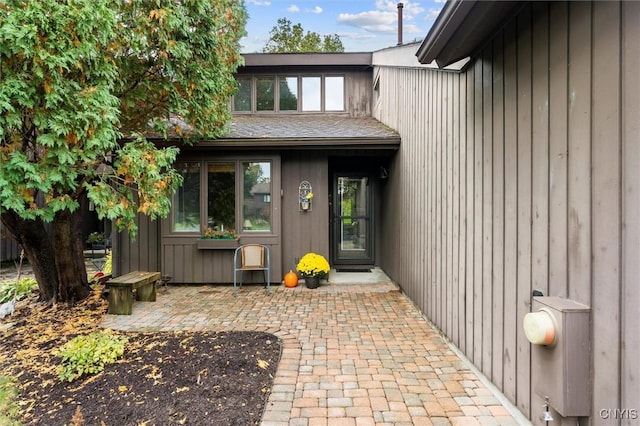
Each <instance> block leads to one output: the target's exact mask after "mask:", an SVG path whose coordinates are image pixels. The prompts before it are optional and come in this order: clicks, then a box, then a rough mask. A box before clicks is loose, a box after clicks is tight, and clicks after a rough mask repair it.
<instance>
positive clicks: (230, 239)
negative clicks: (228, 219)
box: [196, 228, 239, 250]
mask: <svg viewBox="0 0 640 426" xmlns="http://www.w3.org/2000/svg"><path fill="white" fill-rule="evenodd" d="M238 240H239V237H238V234H236V232H235V230H234V229H233V228H227V229H224V228H222V229H216V228H207V229H206V230H205V231H204V234H202V236H200V238H198V241H197V243H196V246H197V247H198V249H200V250H209V249H235V248H236V247H238Z"/></svg>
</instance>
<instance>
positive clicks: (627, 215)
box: [374, 2, 640, 424]
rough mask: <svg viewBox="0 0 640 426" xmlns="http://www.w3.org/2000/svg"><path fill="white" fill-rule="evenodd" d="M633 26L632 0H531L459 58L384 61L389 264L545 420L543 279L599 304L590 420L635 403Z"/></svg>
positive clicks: (594, 314) (555, 291) (638, 151)
mask: <svg viewBox="0 0 640 426" xmlns="http://www.w3.org/2000/svg"><path fill="white" fill-rule="evenodd" d="M639 27H640V3H637V2H622V3H619V2H594V3H589V2H569V3H561V2H552V3H542V2H533V3H532V4H529V5H528V6H526V7H524V9H523V10H522V11H520V13H519V14H518V16H517V17H515V18H514V19H512V20H511V21H509V22H508V23H507V24H506V26H504V27H503V28H502V29H501V30H500V31H499V32H498V33H497V34H496V35H495V37H493V38H492V40H491V41H490V42H489V43H488V44H486V45H485V47H484V48H483V49H482V51H481V52H480V53H479V55H478V56H477V58H475V59H474V61H473V62H472V63H471V64H470V65H469V67H468V68H467V69H466V70H465V71H464V72H461V73H450V72H443V71H436V70H429V69H425V68H417V67H416V68H411V67H406V68H393V67H381V68H379V69H376V70H375V71H374V74H375V75H379V76H380V85H379V87H380V96H379V98H380V100H379V103H378V104H377V105H375V106H374V116H376V118H378V119H379V120H381V121H382V122H383V123H385V124H387V125H389V126H390V127H392V128H394V129H396V130H397V131H398V132H399V133H400V135H401V137H402V146H401V149H400V151H399V152H398V155H397V156H396V157H395V160H394V162H393V163H392V165H391V176H390V179H389V183H388V184H387V185H386V187H385V194H384V197H385V200H386V201H385V203H384V206H383V214H382V217H383V218H384V219H383V220H384V223H383V226H382V230H383V231H382V232H383V236H382V239H383V240H384V241H385V244H384V245H383V246H382V250H383V253H382V256H381V259H382V267H383V269H384V270H385V271H386V272H387V273H388V274H389V275H390V276H391V277H392V278H393V279H394V280H395V281H396V282H398V284H399V285H400V286H401V287H402V288H403V290H404V291H405V292H406V293H407V294H408V295H409V296H410V297H411V299H412V300H413V301H414V302H415V303H416V304H417V305H418V306H419V307H420V308H421V309H422V310H423V311H424V312H425V314H426V315H427V316H428V317H429V318H430V319H431V320H432V321H433V322H434V323H435V324H436V325H437V326H438V327H439V328H441V329H442V331H443V332H444V333H445V334H446V336H447V337H448V338H449V339H451V341H452V342H453V343H454V344H455V345H456V346H458V347H459V348H460V349H461V350H462V351H463V352H464V353H465V354H466V356H467V357H468V358H469V359H470V360H471V361H472V362H473V363H474V364H475V365H476V366H477V367H478V368H479V369H480V370H481V371H482V372H483V373H484V374H485V375H486V376H488V377H489V378H490V379H491V380H492V381H493V382H494V383H495V384H496V385H497V387H498V388H499V389H501V390H502V391H503V392H504V394H505V395H506V396H507V397H508V398H509V399H510V400H511V401H513V402H514V403H515V404H516V405H517V407H518V408H519V409H521V410H522V411H523V413H525V414H526V415H528V416H529V417H530V418H531V419H532V420H533V421H534V422H535V423H539V422H540V420H539V417H540V415H541V411H542V404H543V402H541V400H540V399H539V398H538V397H537V396H536V395H535V393H534V392H532V390H531V354H530V344H529V342H528V341H527V339H526V337H525V335H524V331H523V328H522V319H523V316H524V315H525V313H527V312H529V311H530V310H531V293H532V290H534V289H539V290H542V291H543V292H544V294H545V295H552V296H560V297H566V298H570V299H573V300H575V301H578V302H580V303H583V304H586V305H588V306H590V307H591V335H592V342H591V356H592V361H591V366H592V376H591V384H592V385H591V389H581V390H578V392H589V393H590V394H591V396H592V415H591V418H590V419H585V420H584V423H585V424H588V423H589V422H590V423H592V424H599V423H601V422H602V421H603V420H602V419H601V417H600V410H601V409H625V408H626V409H636V410H637V409H639V408H640V406H639V405H638V404H639V401H640V381H639V380H638V378H639V377H640V374H639V373H640V368H639V367H638V364H637V359H638V357H639V356H640V337H639V336H640V332H639V331H638V318H640V290H639V285H638V276H640V269H639V268H640V267H639V266H638V265H639V264H640V261H639V260H640V237H639V234H640V223H639V217H640V214H639V212H640V204H639V197H638V193H639V192H640V172H639V170H640V148H639V144H640V136H639V135H640V131H639V128H638V121H639V119H638V118H639V117H640V111H639V105H640V99H639V93H640V77H639V73H638V69H639V65H640V64H639V63H638V61H639V57H640V51H639V50H640V47H639V46H640V43H638V41H639V40H640V34H639V30H638V28H639ZM374 63H375V54H374ZM400 206H402V207H401V208H400ZM558 417H559V416H558ZM558 417H556V418H558ZM610 421H611V420H610ZM634 421H637V420H634V419H631V418H627V419H624V420H619V419H618V420H616V421H615V423H618V422H619V423H621V424H632V423H633V422H634ZM612 424H613V423H612Z"/></svg>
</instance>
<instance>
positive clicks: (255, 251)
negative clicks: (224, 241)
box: [233, 244, 271, 296]
mask: <svg viewBox="0 0 640 426" xmlns="http://www.w3.org/2000/svg"><path fill="white" fill-rule="evenodd" d="M245 271H264V286H265V288H266V289H267V293H269V292H270V291H271V287H270V281H271V279H270V278H271V273H270V271H271V257H270V254H269V247H267V246H265V245H263V244H243V245H241V246H240V247H238V248H237V249H236V250H235V253H234V254H233V294H234V296H235V295H236V294H237V293H238V287H241V286H242V275H243V274H244V272H245ZM238 272H240V284H239V285H238V280H237V278H238Z"/></svg>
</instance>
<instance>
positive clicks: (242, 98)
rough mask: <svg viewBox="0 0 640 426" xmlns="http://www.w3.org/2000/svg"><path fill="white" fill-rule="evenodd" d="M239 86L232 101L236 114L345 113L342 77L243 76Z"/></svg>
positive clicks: (239, 80)
mask: <svg viewBox="0 0 640 426" xmlns="http://www.w3.org/2000/svg"><path fill="white" fill-rule="evenodd" d="M238 85H239V88H238V93H237V94H236V95H235V97H234V99H233V110H234V111H235V112H267V111H268V112H275V113H278V112H323V111H329V112H334V111H344V110H345V84H344V76H343V75H325V76H320V75H318V76H259V77H253V78H252V77H241V78H239V79H238ZM252 93H255V95H254V98H253V99H252Z"/></svg>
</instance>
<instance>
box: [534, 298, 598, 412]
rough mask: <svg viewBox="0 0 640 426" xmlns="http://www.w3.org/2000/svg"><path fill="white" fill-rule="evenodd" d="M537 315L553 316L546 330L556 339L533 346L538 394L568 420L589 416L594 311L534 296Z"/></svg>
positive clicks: (573, 302)
mask: <svg viewBox="0 0 640 426" xmlns="http://www.w3.org/2000/svg"><path fill="white" fill-rule="evenodd" d="M535 313H544V314H547V316H549V317H550V320H551V321H549V322H547V323H545V325H543V326H542V327H547V326H548V327H553V328H554V329H553V330H548V333H550V334H554V339H553V342H552V343H550V344H533V345H532V346H531V361H532V363H531V364H532V365H531V368H532V371H531V374H532V382H533V383H532V384H533V390H534V392H535V393H536V394H538V395H539V396H540V397H541V398H542V399H545V398H549V405H550V406H551V407H553V408H554V409H555V410H556V411H557V412H558V413H560V414H561V415H562V416H564V417H581V416H589V415H590V414H591V409H590V403H591V393H590V391H589V389H590V387H589V377H590V375H589V364H590V356H591V355H590V348H591V342H590V332H589V330H590V326H589V320H590V318H589V317H590V308H589V307H588V306H586V305H583V304H581V303H578V302H575V301H572V300H568V299H564V298H561V297H534V298H533V304H532V314H535ZM527 337H528V338H529V336H527ZM530 340H532V339H530ZM549 340H551V339H549Z"/></svg>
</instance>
